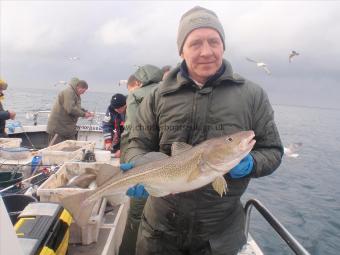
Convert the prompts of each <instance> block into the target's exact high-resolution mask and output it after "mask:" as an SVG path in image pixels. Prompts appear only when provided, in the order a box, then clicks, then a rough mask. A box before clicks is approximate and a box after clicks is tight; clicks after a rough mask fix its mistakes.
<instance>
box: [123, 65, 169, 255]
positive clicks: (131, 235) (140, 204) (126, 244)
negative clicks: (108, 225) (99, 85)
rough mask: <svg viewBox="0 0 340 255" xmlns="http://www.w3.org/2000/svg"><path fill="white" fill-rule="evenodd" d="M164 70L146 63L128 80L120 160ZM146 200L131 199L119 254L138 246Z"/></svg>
mask: <svg viewBox="0 0 340 255" xmlns="http://www.w3.org/2000/svg"><path fill="white" fill-rule="evenodd" d="M163 73H164V72H163V71H162V70H161V69H160V68H158V67H156V66H154V65H144V66H141V67H139V68H138V70H137V71H136V72H135V73H134V74H132V75H131V76H130V77H129V79H128V82H127V86H128V90H129V95H128V98H127V103H126V104H127V109H126V119H125V124H124V132H123V134H122V142H121V156H120V162H121V163H123V162H125V154H126V150H127V147H128V140H129V134H130V131H131V128H132V124H133V123H134V122H135V120H136V113H137V110H138V107H139V105H140V104H141V103H142V101H143V99H144V97H146V96H148V95H149V94H150V93H151V91H152V90H153V89H154V88H155V87H156V86H157V85H158V83H159V82H160V81H161V80H162V78H163ZM145 202H146V198H145V197H138V198H136V197H132V198H131V199H130V208H129V212H128V218H127V221H126V225H125V230H124V235H123V240H122V244H121V245H120V248H119V255H134V254H135V253H134V250H135V248H136V238H137V233H138V227H139V223H140V219H141V216H142V212H143V208H144V205H145Z"/></svg>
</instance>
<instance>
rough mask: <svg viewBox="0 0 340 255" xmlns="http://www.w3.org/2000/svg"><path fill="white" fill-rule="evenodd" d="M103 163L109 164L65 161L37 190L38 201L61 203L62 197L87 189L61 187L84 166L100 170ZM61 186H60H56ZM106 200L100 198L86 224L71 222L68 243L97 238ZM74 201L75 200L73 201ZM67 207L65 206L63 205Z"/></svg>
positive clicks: (86, 242) (82, 242) (81, 171)
mask: <svg viewBox="0 0 340 255" xmlns="http://www.w3.org/2000/svg"><path fill="white" fill-rule="evenodd" d="M104 165H111V164H106V163H99V162H91V163H85V162H67V163H64V164H63V165H62V166H61V167H60V169H59V170H58V171H57V172H56V173H55V174H52V175H51V176H50V177H49V178H48V179H47V180H46V181H45V182H44V183H43V184H42V185H41V186H40V187H39V188H38V190H37V195H38V196H39V197H40V201H42V202H44V201H48V202H57V203H61V204H62V205H63V203H62V200H63V198H64V197H66V196H69V195H70V194H76V193H81V192H86V191H89V190H90V189H88V188H85V189H82V188H62V187H61V186H64V185H65V184H66V183H67V181H68V180H69V179H71V178H72V177H73V176H75V175H79V174H82V173H85V172H86V168H92V169H95V170H96V171H101V170H102V167H103V166H104ZM58 187H61V188H58ZM106 201H107V200H106V199H105V198H103V199H100V200H98V201H97V203H96V204H95V206H94V208H93V210H92V214H91V217H90V218H89V220H88V223H87V225H85V226H83V227H80V226H78V225H77V224H76V223H74V222H73V223H72V225H71V228H70V243H81V244H85V245H87V244H90V243H93V242H96V241H97V240H98V233H99V228H100V225H101V222H102V220H103V215H104V211H105V206H106V203H107V202H106ZM75 202H76V201H75ZM65 208H66V209H67V207H65Z"/></svg>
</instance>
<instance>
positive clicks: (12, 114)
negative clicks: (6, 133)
mask: <svg viewBox="0 0 340 255" xmlns="http://www.w3.org/2000/svg"><path fill="white" fill-rule="evenodd" d="M8 113H9V118H10V119H11V120H14V119H15V115H17V114H16V113H15V112H12V111H8Z"/></svg>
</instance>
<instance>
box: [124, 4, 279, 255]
mask: <svg viewBox="0 0 340 255" xmlns="http://www.w3.org/2000/svg"><path fill="white" fill-rule="evenodd" d="M177 46H178V52H179V55H180V56H181V58H182V59H183V61H182V63H181V64H180V65H179V66H177V67H175V68H173V69H172V70H171V71H170V73H169V74H168V76H167V77H166V79H165V80H164V81H163V82H162V83H161V84H160V85H159V86H157V87H156V89H155V90H153V91H152V93H151V94H150V95H149V96H148V97H146V98H144V100H143V102H142V103H141V105H140V107H139V109H138V112H137V117H136V121H135V123H134V126H135V127H139V129H137V128H132V130H131V134H130V136H129V140H130V143H129V147H128V151H127V156H126V159H127V161H129V162H138V161H141V160H143V158H147V157H148V155H150V154H151V153H152V152H153V153H154V152H155V151H156V152H158V153H163V154H167V155H170V154H171V145H172V143H173V142H185V143H188V144H191V145H197V144H199V143H201V142H203V141H205V140H207V139H210V138H213V137H219V136H222V135H228V134H232V133H235V132H237V131H240V130H253V131H254V132H255V135H256V137H255V140H256V144H255V146H254V148H253V150H252V151H251V152H250V153H249V154H248V155H247V156H246V157H245V158H244V159H242V160H241V162H240V163H239V164H238V165H237V166H236V167H234V168H233V169H232V170H231V171H230V172H229V173H228V174H226V175H225V179H226V181H227V183H228V191H227V193H226V194H225V195H223V196H222V197H220V196H219V195H218V194H217V193H216V192H214V190H213V188H212V185H211V184H209V185H206V186H204V187H202V188H200V189H197V190H194V191H190V192H184V193H179V194H174V195H168V196H165V197H153V196H149V198H148V200H147V202H146V205H145V207H144V212H143V216H142V221H141V224H140V227H139V232H138V237H137V249H136V251H137V252H136V254H138V255H142V254H143V255H145V254H162V255H167V254H169V255H170V254H195V255H203V254H204V255H208V254H214V255H218V254H228V255H230V254H237V252H238V251H239V250H240V249H241V247H242V246H243V245H244V244H245V242H246V236H245V234H244V225H245V215H244V211H243V206H242V203H241V200H240V198H241V196H242V194H243V193H244V192H245V190H246V188H247V186H248V183H249V181H250V179H251V178H257V177H262V176H265V175H269V174H271V173H272V172H273V171H274V170H275V169H277V168H278V166H279V165H280V163H281V158H282V155H283V147H282V143H281V140H280V136H279V133H278V130H277V127H276V124H275V122H274V111H273V109H272V107H271V104H270V102H269V99H268V96H267V94H266V93H265V91H264V90H263V89H262V88H261V87H260V86H258V85H256V84H254V83H252V82H251V81H249V80H246V79H245V78H242V77H241V76H239V75H237V74H235V73H234V72H233V70H232V67H231V65H230V63H229V62H228V61H227V60H225V59H223V53H224V50H225V48H226V44H225V34H224V30H223V27H222V24H221V23H220V21H219V19H218V17H217V16H216V14H215V13H214V12H213V11H211V10H208V9H205V8H202V7H195V8H192V9H191V10H189V11H188V12H186V13H185V14H183V16H182V18H181V20H180V24H179V29H178V35H177ZM140 186H141V185H136V186H135V187H136V188H135V189H134V188H132V189H129V191H128V194H130V195H132V196H134V194H137V193H134V190H136V191H140ZM137 188H138V189H137Z"/></svg>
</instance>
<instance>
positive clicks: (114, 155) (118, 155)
mask: <svg viewBox="0 0 340 255" xmlns="http://www.w3.org/2000/svg"><path fill="white" fill-rule="evenodd" d="M113 157H114V158H120V150H117V151H116V153H114V154H113Z"/></svg>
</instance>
